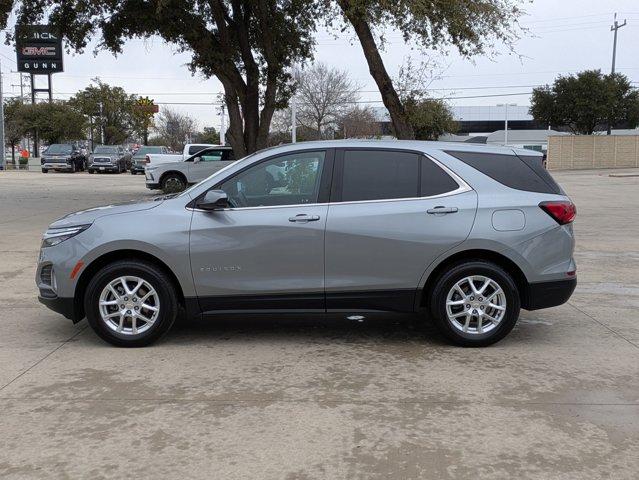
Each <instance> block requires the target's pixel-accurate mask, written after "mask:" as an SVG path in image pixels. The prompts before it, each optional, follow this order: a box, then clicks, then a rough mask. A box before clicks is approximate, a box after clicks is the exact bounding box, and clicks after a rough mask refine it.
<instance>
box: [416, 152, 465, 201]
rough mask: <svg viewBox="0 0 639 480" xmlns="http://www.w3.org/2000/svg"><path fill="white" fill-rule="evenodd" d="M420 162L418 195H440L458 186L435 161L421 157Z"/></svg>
mask: <svg viewBox="0 0 639 480" xmlns="http://www.w3.org/2000/svg"><path fill="white" fill-rule="evenodd" d="M421 162H422V165H421V169H422V171H421V179H422V182H421V195H420V196H422V197H432V196H433V195H441V194H442V193H448V192H452V191H453V190H457V189H458V188H459V184H458V183H457V182H456V181H455V180H453V179H452V178H451V176H450V175H448V174H447V173H446V172H445V171H444V169H442V168H441V167H440V166H439V165H437V164H436V163H435V162H433V161H432V160H430V159H428V158H426V157H422V160H421Z"/></svg>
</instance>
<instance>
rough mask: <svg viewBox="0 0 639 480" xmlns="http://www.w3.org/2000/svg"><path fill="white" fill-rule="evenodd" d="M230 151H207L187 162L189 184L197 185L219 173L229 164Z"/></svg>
mask: <svg viewBox="0 0 639 480" xmlns="http://www.w3.org/2000/svg"><path fill="white" fill-rule="evenodd" d="M228 151H229V150H228V149H222V148H221V149H217V150H214V149H206V150H205V151H203V152H200V153H199V154H197V155H196V156H195V157H193V158H192V159H189V160H187V163H188V180H189V183H197V182H201V181H202V180H204V179H205V178H206V177H208V176H210V175H212V174H213V173H215V172H217V171H218V170H220V169H221V168H223V167H224V166H225V165H227V164H228V163H227V162H226V160H225V159H228Z"/></svg>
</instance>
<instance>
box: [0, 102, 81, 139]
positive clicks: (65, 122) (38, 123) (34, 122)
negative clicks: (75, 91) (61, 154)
mask: <svg viewBox="0 0 639 480" xmlns="http://www.w3.org/2000/svg"><path fill="white" fill-rule="evenodd" d="M6 108H7V110H5V122H6V123H5V125H6V132H7V140H8V141H9V143H10V144H11V145H15V144H17V143H18V142H19V141H20V138H22V137H23V136H26V135H32V134H33V131H34V130H36V129H37V130H38V135H39V136H40V139H41V140H43V141H44V142H46V143H61V142H65V141H72V140H78V139H80V138H84V131H85V128H86V119H85V117H84V116H83V115H82V114H81V113H80V112H79V111H78V110H77V109H75V108H74V107H73V106H72V105H71V104H69V103H68V102H62V101H57V102H51V103H49V102H43V103H36V104H35V105H31V104H22V103H20V102H19V101H12V102H10V103H8V104H7V105H6Z"/></svg>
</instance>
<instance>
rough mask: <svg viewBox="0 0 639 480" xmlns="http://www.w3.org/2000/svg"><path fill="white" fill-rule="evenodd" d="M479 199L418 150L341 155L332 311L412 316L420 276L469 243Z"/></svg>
mask: <svg viewBox="0 0 639 480" xmlns="http://www.w3.org/2000/svg"><path fill="white" fill-rule="evenodd" d="M476 208H477V196H476V193H475V192H474V191H473V190H471V189H470V187H468V185H466V184H465V183H464V182H463V180H461V179H460V178H458V177H457V176H455V174H454V173H452V172H450V171H449V170H448V169H446V168H445V167H443V166H442V165H440V164H438V162H436V161H433V160H432V159H430V158H428V157H426V156H424V155H422V154H420V153H415V152H409V151H398V150H381V149H344V150H341V151H339V152H338V154H337V158H336V164H335V178H334V181H333V191H332V193H331V203H330V205H329V210H328V220H327V224H326V306H327V308H328V309H364V310H391V311H412V310H413V306H414V301H415V293H416V289H417V286H418V284H419V281H420V278H421V276H422V274H423V273H424V271H425V270H426V268H427V266H428V265H429V264H430V263H431V262H433V261H434V260H435V259H436V258H437V257H438V256H439V255H441V254H442V253H444V252H445V251H446V250H448V249H450V248H452V247H453V246H454V245H457V244H459V243H460V242H462V241H464V240H465V239H466V237H467V236H468V234H469V232H470V229H471V227H472V224H473V221H474V216H475V211H476Z"/></svg>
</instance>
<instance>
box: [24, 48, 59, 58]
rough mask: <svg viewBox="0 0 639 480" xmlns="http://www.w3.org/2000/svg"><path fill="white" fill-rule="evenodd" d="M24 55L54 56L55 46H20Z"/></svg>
mask: <svg viewBox="0 0 639 480" xmlns="http://www.w3.org/2000/svg"><path fill="white" fill-rule="evenodd" d="M22 55H24V56H25V57H55V55H56V52H55V47H22Z"/></svg>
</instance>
